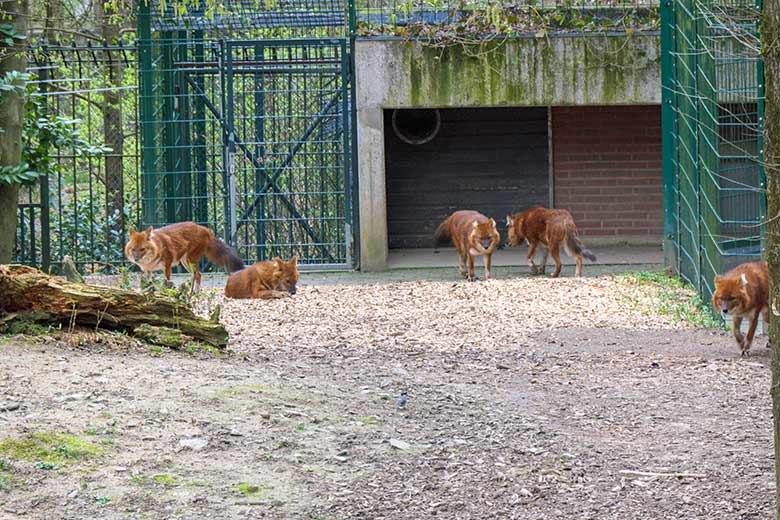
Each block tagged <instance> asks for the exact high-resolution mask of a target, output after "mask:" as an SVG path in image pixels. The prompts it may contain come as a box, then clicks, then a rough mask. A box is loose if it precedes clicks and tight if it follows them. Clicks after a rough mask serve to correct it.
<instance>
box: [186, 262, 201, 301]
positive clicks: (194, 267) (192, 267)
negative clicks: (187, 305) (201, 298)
mask: <svg viewBox="0 0 780 520" xmlns="http://www.w3.org/2000/svg"><path fill="white" fill-rule="evenodd" d="M182 265H183V266H184V268H185V269H186V270H187V271H188V272H189V273H190V274H192V281H191V282H190V294H192V293H194V292H195V291H199V290H200V280H201V275H200V269H198V264H197V262H190V261H184V262H182Z"/></svg>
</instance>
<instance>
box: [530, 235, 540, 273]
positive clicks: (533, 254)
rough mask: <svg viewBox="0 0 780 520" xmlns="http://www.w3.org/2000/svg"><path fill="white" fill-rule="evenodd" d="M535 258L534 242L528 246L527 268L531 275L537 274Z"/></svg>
mask: <svg viewBox="0 0 780 520" xmlns="http://www.w3.org/2000/svg"><path fill="white" fill-rule="evenodd" d="M535 256H536V242H534V243H533V244H529V245H528V267H530V268H531V274H538V269H537V267H536V264H535V263H534V257H535Z"/></svg>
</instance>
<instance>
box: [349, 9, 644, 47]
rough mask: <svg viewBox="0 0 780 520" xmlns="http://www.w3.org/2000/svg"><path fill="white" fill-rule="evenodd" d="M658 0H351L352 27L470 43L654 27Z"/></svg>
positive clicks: (374, 32) (359, 31)
mask: <svg viewBox="0 0 780 520" xmlns="http://www.w3.org/2000/svg"><path fill="white" fill-rule="evenodd" d="M658 4H659V2H658V0H525V1H523V2H499V1H496V0H356V2H355V20H356V25H355V30H356V32H357V34H358V35H360V36H371V35H385V36H401V37H414V38H423V39H426V40H433V41H438V40H442V41H453V42H458V43H471V42H473V41H475V40H483V39H490V38H495V37H507V36H508V37H512V36H522V35H529V34H531V35H534V34H539V32H540V31H541V32H544V33H547V32H550V31H557V32H567V31H571V32H615V31H617V32H622V31H625V30H627V29H631V30H636V29H650V30H657V29H658Z"/></svg>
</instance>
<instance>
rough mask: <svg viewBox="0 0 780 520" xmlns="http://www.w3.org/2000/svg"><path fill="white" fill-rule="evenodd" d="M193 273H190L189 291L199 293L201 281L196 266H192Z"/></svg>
mask: <svg viewBox="0 0 780 520" xmlns="http://www.w3.org/2000/svg"><path fill="white" fill-rule="evenodd" d="M193 268H194V269H193V271H192V288H191V291H192V292H195V291H200V280H201V278H202V277H201V274H200V270H199V269H198V266H197V264H193Z"/></svg>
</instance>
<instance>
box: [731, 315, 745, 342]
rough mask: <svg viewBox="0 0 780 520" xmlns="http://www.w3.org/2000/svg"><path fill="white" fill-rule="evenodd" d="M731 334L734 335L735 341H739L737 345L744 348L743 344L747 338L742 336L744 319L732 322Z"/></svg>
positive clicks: (736, 319)
mask: <svg viewBox="0 0 780 520" xmlns="http://www.w3.org/2000/svg"><path fill="white" fill-rule="evenodd" d="M731 329H732V330H731V333H732V334H734V339H735V340H737V345H739V348H740V349H741V348H742V342H743V340H744V339H745V337H744V336H743V335H742V318H741V317H740V318H734V320H733V321H732V322H731Z"/></svg>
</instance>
